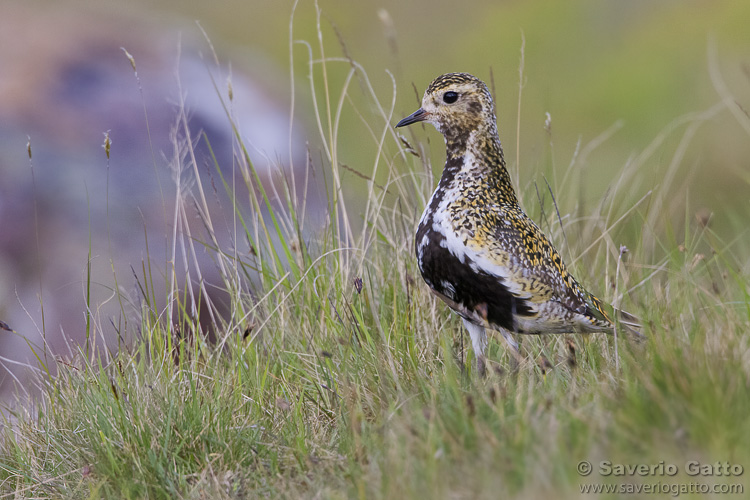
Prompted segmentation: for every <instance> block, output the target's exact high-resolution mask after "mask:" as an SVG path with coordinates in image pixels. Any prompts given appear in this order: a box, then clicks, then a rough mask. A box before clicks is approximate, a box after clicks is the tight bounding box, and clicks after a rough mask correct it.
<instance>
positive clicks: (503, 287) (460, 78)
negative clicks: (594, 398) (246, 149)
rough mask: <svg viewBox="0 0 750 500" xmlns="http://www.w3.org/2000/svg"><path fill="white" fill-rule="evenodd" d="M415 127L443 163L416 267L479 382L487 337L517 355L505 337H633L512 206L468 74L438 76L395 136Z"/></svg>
mask: <svg viewBox="0 0 750 500" xmlns="http://www.w3.org/2000/svg"><path fill="white" fill-rule="evenodd" d="M418 122H425V123H430V124H432V125H434V126H435V128H436V129H437V130H438V131H439V132H440V133H441V134H442V135H443V137H444V139H445V146H446V160H445V167H444V168H443V173H442V176H441V177H440V181H439V183H438V185H437V187H436V189H435V191H434V192H433V194H432V197H431V198H430V200H429V201H428V203H427V206H426V207H425V209H424V212H423V213H422V217H421V219H420V221H419V225H418V226H417V232H416V237H415V252H416V256H417V263H418V266H419V270H420V272H421V274H422V278H423V279H424V281H425V282H426V283H427V285H428V286H429V287H430V289H431V290H432V292H433V293H434V294H435V295H437V296H438V297H439V298H440V299H442V300H443V302H445V303H446V304H447V305H448V306H449V307H450V308H451V309H452V310H453V311H454V312H456V313H457V314H458V315H459V316H461V318H462V319H463V324H464V326H465V328H466V330H467V331H468V332H469V335H470V337H471V343H472V348H473V350H474V357H475V360H476V366H477V370H478V372H479V373H480V374H481V375H484V374H485V364H486V362H485V351H486V349H487V335H486V331H485V330H486V329H488V328H489V329H493V330H497V331H499V332H500V333H501V334H502V335H503V337H504V338H505V339H506V341H507V342H508V344H509V345H510V347H511V349H512V350H513V352H514V353H515V355H516V356H518V345H517V343H516V342H515V340H514V338H513V335H512V334H513V333H517V334H546V333H574V332H579V333H589V332H603V331H604V332H610V333H611V332H613V331H614V326H615V322H614V320H613V318H614V317H615V315H617V316H619V317H620V321H621V322H622V323H621V324H623V325H624V326H623V328H624V329H626V331H628V332H629V333H634V334H636V335H639V332H638V327H639V325H638V322H637V318H635V317H634V316H632V315H630V314H628V313H626V312H625V311H620V310H615V309H614V308H613V307H612V306H610V305H608V304H605V303H604V302H602V301H601V300H599V299H598V298H597V297H596V296H595V295H593V294H591V293H589V292H588V291H586V289H585V288H584V287H583V286H582V285H581V284H580V283H579V282H578V280H577V279H576V278H575V277H574V276H573V275H572V274H570V272H568V269H567V267H566V266H565V263H564V262H563V260H562V258H561V257H560V253H559V252H558V251H557V250H556V249H555V247H554V246H553V244H552V243H551V241H550V239H549V238H548V237H547V236H546V235H545V234H544V233H543V232H542V230H541V229H540V228H539V226H537V225H536V224H535V223H534V221H533V220H532V219H531V218H530V217H529V216H528V215H526V213H525V212H524V211H523V209H522V208H521V206H520V205H519V201H518V197H517V196H516V193H515V191H514V189H513V185H512V184H511V178H510V175H509V174H508V169H507V168H506V165H505V159H504V157H503V148H502V145H501V143H500V138H499V136H498V132H497V119H496V117H495V104H494V101H493V99H492V95H491V93H490V91H489V89H488V88H487V85H485V83H484V82H482V81H481V80H480V79H478V78H477V77H475V76H473V75H471V74H468V73H447V74H444V75H441V76H439V77H437V78H436V79H435V80H433V81H432V83H430V85H429V86H428V87H427V90H426V91H425V93H424V97H423V98H422V103H421V107H420V108H419V109H418V110H417V111H415V112H414V113H412V114H410V115H409V116H407V117H406V118H404V119H403V120H401V121H399V122H398V123H397V124H396V128H398V127H404V126H406V125H411V124H414V123H418Z"/></svg>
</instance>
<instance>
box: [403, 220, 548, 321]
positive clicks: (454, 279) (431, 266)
mask: <svg viewBox="0 0 750 500" xmlns="http://www.w3.org/2000/svg"><path fill="white" fill-rule="evenodd" d="M430 219H431V218H430ZM431 226H432V220H429V219H428V220H427V221H425V222H424V223H423V224H422V225H420V227H419V229H418V230H417V237H416V251H417V259H418V261H419V270H420V271H421V272H422V277H423V278H424V280H425V281H426V282H427V284H428V285H430V287H431V288H432V289H433V290H435V291H436V292H438V293H440V294H442V295H445V296H446V297H448V298H450V299H452V300H453V301H454V302H456V303H457V304H459V305H460V306H463V307H465V308H466V309H468V310H471V311H477V312H478V313H479V314H480V315H481V316H484V314H485V313H486V315H487V321H488V322H489V323H490V324H493V325H497V326H500V327H502V328H505V329H506V330H510V331H516V328H515V321H514V319H513V318H514V316H516V315H521V316H533V315H534V313H533V311H532V309H531V306H530V304H529V303H528V301H526V300H524V299H519V298H518V297H515V296H514V295H513V294H512V293H510V291H508V288H507V287H506V286H505V285H504V284H503V283H502V281H501V280H500V278H498V277H497V276H493V275H491V274H488V273H485V272H482V271H479V272H477V271H474V270H473V269H472V268H471V262H470V261H465V262H461V261H460V260H459V259H458V258H457V257H456V256H455V255H453V254H452V253H451V252H450V251H449V250H448V249H447V248H445V247H443V246H442V245H441V243H442V242H443V241H444V240H445V237H444V236H443V235H442V234H440V233H438V232H436V231H434V230H432V227H431ZM425 236H427V241H426V245H421V242H422V241H423V240H424V237H425ZM420 250H421V253H422V258H421V259H420V258H419V254H420ZM444 282H446V283H450V284H451V286H452V287H453V290H451V289H450V288H448V287H446V286H443V283H444Z"/></svg>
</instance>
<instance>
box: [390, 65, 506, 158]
mask: <svg viewBox="0 0 750 500" xmlns="http://www.w3.org/2000/svg"><path fill="white" fill-rule="evenodd" d="M416 122H427V123H431V124H433V125H434V126H435V128H436V129H438V131H440V132H441V133H442V134H443V135H444V136H445V139H446V141H447V142H448V143H450V142H452V141H454V140H458V141H460V140H461V139H464V140H465V139H466V138H468V136H469V135H470V134H471V133H472V132H475V131H477V132H487V133H494V134H497V129H496V125H495V105H494V103H493V101H492V95H491V94H490V91H489V89H487V85H485V84H484V82H482V81H481V80H480V79H478V78H477V77H475V76H472V75H470V74H468V73H446V74H445V75H441V76H439V77H437V78H436V79H435V80H433V82H432V83H431V84H430V86H429V87H427V90H426V91H425V93H424V97H423V98H422V107H421V108H419V109H418V110H417V111H415V112H414V113H412V114H410V115H409V116H407V117H406V118H404V119H403V120H401V121H400V122H398V123H397V124H396V127H403V126H405V125H411V124H412V123H416Z"/></svg>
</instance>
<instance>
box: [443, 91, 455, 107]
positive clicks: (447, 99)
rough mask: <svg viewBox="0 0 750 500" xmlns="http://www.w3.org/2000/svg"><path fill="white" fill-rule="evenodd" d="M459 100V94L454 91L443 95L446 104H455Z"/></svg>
mask: <svg viewBox="0 0 750 500" xmlns="http://www.w3.org/2000/svg"><path fill="white" fill-rule="evenodd" d="M457 100H458V94H457V93H455V92H453V91H452V90H451V91H448V92H446V93H445V94H443V101H444V102H445V103H446V104H453V103H454V102H456V101H457Z"/></svg>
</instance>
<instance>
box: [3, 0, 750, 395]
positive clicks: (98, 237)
mask: <svg viewBox="0 0 750 500" xmlns="http://www.w3.org/2000/svg"><path fill="white" fill-rule="evenodd" d="M318 7H319V9H320V15H318V10H317V8H316V4H314V3H313V2H311V1H300V2H299V4H297V6H296V9H295V8H294V3H293V2H291V1H279V0H273V1H271V0H252V1H246V2H238V1H229V0H218V1H214V2H202V1H197V0H195V1H193V0H179V1H178V0H160V1H148V2H147V1H138V0H135V1H132V2H127V5H126V3H125V2H114V1H108V0H97V1H96V2H94V1H75V0H67V1H63V2H55V3H50V2H41V1H33V0H23V1H20V0H4V1H3V4H2V6H1V7H0V11H1V12H0V284H2V287H0V320H3V321H5V322H7V323H8V324H10V326H11V327H13V328H14V329H15V330H16V331H17V332H18V335H13V334H10V333H7V332H0V334H2V339H0V356H2V368H0V384H2V387H4V388H5V390H7V388H8V387H9V382H10V381H12V380H13V379H14V378H15V377H20V376H21V375H20V373H21V372H20V371H19V366H20V365H17V363H25V362H28V361H29V360H30V359H31V355H30V352H29V350H28V347H27V346H26V344H25V339H29V340H31V341H32V342H35V343H40V342H41V338H42V336H44V337H45V338H46V342H47V343H48V344H49V345H50V346H51V348H52V349H53V350H55V349H63V348H64V347H65V346H66V344H67V343H68V342H69V341H70V339H72V341H73V343H76V342H80V341H81V339H82V338H85V318H84V310H85V303H86V302H85V289H86V287H85V283H86V275H87V274H86V273H87V262H89V261H91V262H92V266H93V272H94V281H95V282H96V286H94V287H93V289H94V291H93V292H92V293H93V297H94V301H95V302H97V303H99V302H104V301H106V300H107V299H108V298H109V297H111V295H112V290H113V289H114V286H115V285H114V282H113V280H112V277H111V276H112V269H113V267H114V268H116V269H115V271H116V272H117V273H118V276H119V277H120V278H119V279H118V284H117V286H119V287H120V288H122V289H124V290H126V291H130V292H132V293H133V295H137V293H135V288H136V284H135V279H134V278H133V277H132V272H131V271H130V266H131V265H132V266H134V267H135V268H136V269H140V268H141V262H142V260H143V259H144V257H145V253H146V251H145V235H146V234H149V253H150V254H152V255H157V256H159V258H160V259H161V272H162V273H164V272H166V271H165V268H166V267H167V265H166V263H165V261H166V260H167V259H166V258H165V255H167V238H168V235H169V233H170V232H171V216H172V214H171V212H170V210H171V207H172V206H173V202H172V201H171V200H173V198H174V196H175V183H174V179H175V176H176V175H180V176H184V179H183V180H184V181H185V184H186V185H190V184H191V182H192V181H194V180H195V179H194V176H196V175H197V176H201V177H204V176H205V179H208V180H209V181H212V180H213V181H214V182H215V177H212V174H211V171H212V169H213V166H212V162H211V160H210V153H209V152H208V151H207V150H206V149H205V147H204V146H201V144H202V143H201V142H200V141H198V140H197V139H198V137H199V132H200V131H203V132H205V133H206V135H207V136H208V137H209V139H210V140H211V145H212V147H213V148H214V150H215V152H216V155H217V161H218V162H219V164H220V165H231V164H232V161H233V160H232V158H233V154H234V153H236V151H234V150H233V142H232V141H233V138H232V134H233V131H232V129H231V124H230V121H229V120H228V119H227V117H226V113H225V109H224V107H223V104H222V99H223V101H224V105H229V108H230V112H231V113H232V115H233V116H234V118H235V119H236V122H237V123H238V125H239V126H240V131H239V132H240V135H241V137H242V138H243V139H244V140H246V141H247V144H248V145H251V146H252V147H251V156H252V158H253V160H254V162H255V163H256V166H258V168H259V169H260V170H261V171H262V175H263V178H264V182H266V183H268V185H269V186H271V185H272V184H273V182H274V179H278V177H279V175H282V174H283V173H284V172H287V175H290V174H291V175H294V176H299V178H300V179H302V178H306V176H310V179H311V180H310V184H311V187H310V191H311V193H312V194H311V195H310V200H313V202H312V203H311V204H310V207H309V211H310V212H311V214H312V216H311V220H312V221H313V222H311V223H310V224H311V225H313V226H314V225H315V224H318V223H322V222H321V221H324V220H325V217H326V216H325V213H326V204H325V202H324V196H323V195H321V194H320V193H321V192H322V191H324V190H325V184H326V180H325V178H324V176H323V175H322V174H320V173H317V174H316V173H315V165H316V164H317V165H318V166H319V165H320V163H321V161H320V158H321V156H322V153H321V151H320V146H319V144H320V134H319V133H318V129H317V124H316V121H315V118H314V113H313V106H312V100H311V98H310V97H311V95H312V90H311V88H310V84H309V81H308V79H307V71H308V63H309V57H308V46H306V45H305V44H301V43H293V44H291V50H290V39H292V40H304V41H306V42H307V43H309V44H310V50H312V52H313V54H314V57H316V58H319V57H320V56H321V47H322V50H323V51H324V53H325V56H327V57H330V58H341V62H332V63H330V64H329V74H328V78H329V89H331V90H332V91H333V93H334V94H335V95H334V97H333V98H334V99H338V96H339V93H340V91H341V88H342V85H343V84H344V81H345V78H346V75H347V72H348V70H349V67H350V63H349V62H348V61H347V59H349V58H351V59H352V60H354V61H357V62H358V63H359V64H361V65H362V67H363V68H364V70H365V71H366V72H367V75H368V77H369V84H370V85H371V86H372V89H373V91H374V92H375V94H376V95H377V97H378V99H379V100H380V102H381V103H384V106H385V107H386V108H387V109H388V108H390V105H389V103H391V101H392V100H393V99H394V92H396V94H395V106H394V113H393V117H392V120H391V123H395V122H396V121H397V120H398V119H400V118H402V117H403V116H406V115H407V114H409V113H411V112H412V111H414V110H415V109H416V108H417V107H418V105H419V99H420V98H421V95H422V92H423V91H424V89H425V88H426V86H427V85H428V84H429V82H430V81H431V80H432V79H433V78H434V77H435V76H437V75H439V74H441V73H444V72H449V71H467V72H471V73H473V74H475V75H476V76H478V77H479V78H481V79H483V80H485V81H486V82H487V83H488V84H489V85H490V87H491V90H493V92H494V93H495V96H496V106H497V114H498V122H499V130H500V135H501V139H502V141H503V143H504V145H505V149H506V158H507V159H508V160H509V167H510V170H511V173H512V174H513V175H515V174H516V172H518V178H517V179H514V180H515V182H516V183H517V184H518V185H519V186H520V187H521V189H522V190H523V189H530V187H531V186H533V185H534V183H538V182H543V180H542V179H543V178H546V179H549V180H550V182H551V183H552V184H553V186H554V185H555V184H556V183H555V179H560V178H562V177H563V176H565V177H566V178H568V179H573V181H572V182H574V183H575V184H577V185H578V186H580V187H579V188H577V189H576V191H575V192H577V193H578V195H577V196H576V198H575V199H571V200H564V199H563V200H558V201H559V203H560V205H561V210H562V211H563V212H564V213H567V211H571V210H574V209H578V210H581V212H582V213H586V212H587V210H585V209H582V208H581V207H582V206H595V205H597V203H598V202H599V200H601V199H602V197H603V196H604V195H605V194H606V192H607V191H608V189H610V187H611V185H612V183H613V179H617V178H618V175H619V173H620V172H621V171H622V170H623V169H624V168H626V166H627V165H629V164H631V163H632V162H636V163H637V164H638V172H637V175H635V176H633V177H629V178H628V185H627V186H620V187H619V189H620V190H621V191H623V192H626V193H629V195H630V196H631V198H632V199H636V200H637V199H638V198H640V197H641V196H643V195H644V194H645V193H646V192H647V191H648V190H649V189H654V188H657V187H658V188H659V189H664V190H666V191H665V192H668V193H669V198H668V199H669V203H667V204H666V206H665V211H664V213H665V218H666V219H667V220H668V222H667V223H664V224H663V225H662V226H661V227H660V228H659V230H664V231H669V230H670V229H673V228H675V227H676V228H679V227H680V226H682V225H684V224H685V223H686V221H692V220H693V219H695V218H696V217H697V218H698V219H699V220H700V221H702V223H704V224H705V223H708V221H710V224H711V227H712V230H714V231H715V232H716V234H717V235H718V236H719V237H720V238H723V239H725V240H726V241H733V240H735V239H737V238H742V237H746V236H747V233H746V232H744V233H743V232H742V228H744V226H745V225H746V224H745V221H746V220H747V217H748V216H750V129H748V125H747V123H748V122H749V121H750V119H749V118H748V117H747V110H748V109H750V29H749V28H748V27H750V2H747V1H746V0H736V1H722V2H716V1H708V0H703V1H698V0H671V1H668V0H665V1H661V2H653V1H650V0H639V1H628V2H623V1H620V0H573V1H567V2H560V1H554V0H537V1H534V2H521V1H500V2H499V1H476V2H464V3H462V4H456V3H455V2H448V1H445V0H429V1H428V0H422V1H413V2H402V1H398V0H378V1H368V2H364V1H362V2H343V1H333V0H329V1H327V0H321V1H320V2H319V3H318ZM293 10H294V15H293V16H292V12H293ZM318 19H319V22H320V27H321V31H322V32H323V34H324V39H323V41H322V45H321V44H320V42H319V41H318V35H317V26H318ZM196 21H197V22H196ZM290 26H293V33H292V34H291V35H290ZM202 30H204V31H205V35H207V37H208V39H209V40H210V43H209V42H208V41H207V40H206V38H205V36H204V34H203V32H202ZM121 48H125V49H126V50H127V52H128V53H129V54H131V55H132V57H133V60H134V61H135V64H136V68H137V78H136V74H134V71H133V68H132V65H131V61H130V60H129V59H128V57H127V56H126V53H125V52H124V51H123V50H121ZM522 48H523V54H524V57H523V78H522V81H523V93H522V99H521V100H520V106H519V69H520V67H521V53H522ZM214 51H215V54H216V56H217V58H218V64H217V61H216V60H215V59H214ZM290 57H291V64H290ZM315 71H316V72H319V71H320V69H319V68H316V70H315ZM290 75H293V76H290ZM228 81H231V93H232V96H231V100H230V98H229V89H228V84H227V82H228ZM320 81H321V79H320V78H318V79H316V84H315V85H316V86H315V87H313V88H314V89H315V91H316V95H317V97H318V98H319V99H323V97H322V96H323V93H322V91H323V88H322V87H321V86H320ZM292 86H294V89H295V108H294V109H295V114H294V121H293V124H290V120H289V110H290V105H291V102H292V97H291V95H292V91H291V89H292ZM366 87H367V86H366V83H365V82H364V81H362V80H361V79H358V80H357V81H356V82H355V83H353V84H351V85H350V86H349V87H348V91H347V96H346V99H347V100H348V101H349V102H350V103H351V104H352V105H351V106H349V107H346V108H345V109H344V111H343V113H342V116H341V124H340V127H339V132H338V144H339V162H340V163H343V164H345V165H347V166H348V167H349V169H350V170H345V171H342V176H343V180H344V183H345V184H344V186H345V188H346V189H345V193H344V194H345V196H346V197H347V198H348V199H350V201H351V206H350V208H351V209H352V210H354V211H355V212H356V210H357V209H358V207H359V206H360V204H361V198H362V193H364V192H366V191H365V189H366V185H365V183H364V181H363V180H362V178H361V177H359V176H358V175H357V172H359V173H363V174H365V175H367V173H368V172H371V171H372V165H373V163H374V159H373V158H374V157H375V152H376V149H377V148H376V145H375V141H370V140H368V141H362V140H361V137H363V134H365V135H367V136H370V135H371V134H372V131H371V129H375V130H380V129H382V127H384V125H385V123H384V121H383V119H382V118H381V117H378V115H377V113H375V112H374V109H373V105H372V101H371V99H370V98H369V96H368V95H367V93H368V90H367V88H366ZM723 99H730V100H731V101H732V102H733V103H735V105H734V112H732V111H730V107H731V106H727V105H722V104H720V103H721V102H722V100H723ZM182 101H184V102H185V107H186V109H187V113H188V117H189V123H190V129H191V140H193V141H194V142H196V144H197V145H198V146H199V148H198V150H197V151H198V158H196V162H197V165H198V168H196V169H193V170H191V171H189V172H183V173H180V174H176V173H175V172H176V171H179V169H177V170H175V157H180V156H181V152H179V151H178V152H175V150H174V149H175V148H174V143H175V140H174V138H175V137H177V138H179V137H182V138H183V139H184V129H183V128H181V127H175V124H176V123H178V122H177V117H178V111H179V109H180V107H181V106H180V103H181V102H182ZM358 110H359V112H358ZM290 130H291V132H290ZM108 131H109V136H110V138H111V141H112V143H111V148H110V158H109V160H108V159H107V156H106V154H105V150H104V149H103V144H104V140H105V133H106V132H108ZM175 131H176V132H175ZM181 134H183V135H181ZM290 134H291V136H290ZM408 134H409V135H407V137H408V138H409V140H413V139H414V138H415V137H416V138H420V139H425V140H426V141H427V142H428V144H430V145H431V146H432V147H430V148H429V152H428V155H429V157H430V158H432V166H433V171H434V172H435V173H438V172H439V170H440V167H441V166H442V163H443V160H442V155H443V150H442V140H441V139H440V137H439V135H438V134H437V132H435V131H432V130H426V131H423V130H420V129H418V128H415V130H414V131H412V130H410V131H408ZM290 137H291V139H290ZM28 143H30V146H31V151H32V158H31V159H30V158H29V154H28V148H27V144H28ZM201 148H203V149H201ZM391 149H392V150H395V149H396V148H395V146H391ZM644 152H646V154H644ZM182 155H183V156H184V152H182ZM574 158H576V159H577V160H576V162H575V164H576V169H575V171H574V172H572V173H571V172H569V171H568V166H569V165H571V163H572V162H573V159H574ZM665 172H669V175H666V177H665ZM214 175H215V174H214ZM383 175H385V174H383ZM191 179H192V180H191ZM665 179H666V182H668V183H669V185H668V186H657V185H658V183H660V182H665ZM381 180H382V179H381ZM210 198H211V203H212V206H214V207H215V210H216V213H217V214H218V213H221V211H222V207H226V206H227V203H228V200H227V198H225V197H223V196H222V195H221V194H215V195H212V196H210ZM631 201H632V200H631ZM631 204H632V203H631ZM188 222H189V223H190V224H194V226H195V229H196V231H197V230H199V229H200V225H201V223H200V221H198V220H197V218H195V219H194V220H192V222H191V221H188ZM641 222H642V221H639V222H637V223H641ZM314 229H315V228H314V227H312V228H310V230H311V231H313V232H314ZM225 236H226V239H225V240H222V244H226V245H227V246H228V247H231V248H236V249H238V250H237V251H242V252H245V251H247V249H246V248H244V247H243V246H242V245H243V242H239V241H234V240H233V239H232V232H231V230H228V231H225ZM90 249H91V250H90ZM89 255H91V259H89ZM206 259H207V260H206V262H207V264H206V266H207V268H209V269H210V268H211V267H212V265H211V259H210V257H209V256H206ZM207 279H209V280H210V279H211V277H210V276H209V277H207ZM134 302H137V300H135V301H134ZM42 304H43V306H44V321H43V322H42V315H41V313H42ZM118 309H119V308H117V307H115V308H114V309H113V310H114V311H115V313H116V312H117V311H118ZM133 310H137V305H135V306H133ZM115 313H113V315H109V313H104V314H103V315H102V319H103V321H102V325H103V326H102V328H103V329H106V328H109V327H112V328H114V329H116V327H117V320H115V319H113V318H115V317H116V314H115ZM108 323H109V325H108ZM105 336H106V335H105ZM107 338H108V339H110V340H108V341H111V339H112V338H113V337H112V336H111V334H110V336H109V337H107Z"/></svg>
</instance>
